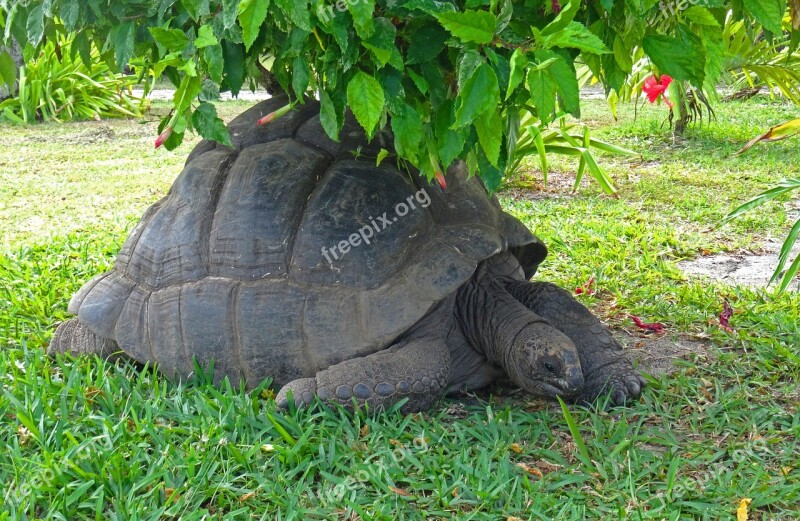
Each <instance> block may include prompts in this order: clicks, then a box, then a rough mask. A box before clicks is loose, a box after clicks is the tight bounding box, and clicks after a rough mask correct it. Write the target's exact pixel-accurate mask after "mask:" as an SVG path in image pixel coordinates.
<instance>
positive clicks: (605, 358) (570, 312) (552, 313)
mask: <svg viewBox="0 0 800 521" xmlns="http://www.w3.org/2000/svg"><path fill="white" fill-rule="evenodd" d="M505 284H506V288H507V289H508V291H509V293H511V294H512V295H513V296H514V297H515V298H516V299H517V300H519V301H520V302H522V303H523V304H524V305H525V306H526V307H527V308H528V309H530V310H531V311H533V312H534V313H536V314H537V315H539V316H541V317H542V318H544V319H546V320H547V321H548V322H550V323H551V324H552V325H553V326H554V327H555V328H556V329H558V330H560V331H561V332H563V333H564V334H565V335H567V336H568V337H569V338H570V340H572V342H573V343H574V344H575V347H576V348H577V350H578V355H579V356H580V360H581V368H582V369H583V375H584V380H585V384H584V388H583V391H582V392H581V394H580V395H579V397H578V399H579V400H580V401H586V402H590V401H594V400H595V399H596V398H597V397H598V396H600V395H601V394H606V393H609V392H610V393H611V400H612V402H613V403H614V404H617V405H621V404H624V403H625V402H626V401H628V400H630V399H632V398H636V397H637V396H639V394H641V390H642V387H644V385H645V380H644V379H643V378H642V377H641V375H640V374H639V372H638V371H637V370H635V369H634V368H633V365H632V364H631V363H630V361H629V360H628V359H627V358H625V355H624V353H623V351H622V346H621V345H620V343H619V342H618V341H617V340H616V339H615V338H614V337H613V336H612V335H611V333H610V332H609V331H608V329H606V328H605V326H603V324H601V323H600V320H598V319H597V317H595V316H594V315H593V314H592V312H591V311H589V310H588V309H587V308H586V306H584V305H583V304H581V303H580V302H578V301H577V300H575V298H573V296H572V295H571V294H570V293H569V292H568V291H566V290H564V289H562V288H559V287H558V286H556V285H555V284H551V283H549V282H527V281H517V280H510V279H509V280H508V281H506V283H505Z"/></svg>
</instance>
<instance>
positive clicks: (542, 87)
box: [528, 70, 556, 125]
mask: <svg viewBox="0 0 800 521" xmlns="http://www.w3.org/2000/svg"><path fill="white" fill-rule="evenodd" d="M528 90H529V91H530V93H531V101H532V102H533V106H534V107H536V115H537V116H538V117H539V119H540V120H541V121H542V123H543V124H545V125H547V124H548V123H550V122H551V121H553V112H555V109H556V85H555V83H554V82H553V80H552V79H551V78H550V75H549V74H548V73H547V72H546V71H537V70H533V71H530V72H529V73H528Z"/></svg>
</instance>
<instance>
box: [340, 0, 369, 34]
mask: <svg viewBox="0 0 800 521" xmlns="http://www.w3.org/2000/svg"><path fill="white" fill-rule="evenodd" d="M346 3H347V9H348V11H350V14H351V15H352V16H353V22H354V23H355V26H356V33H358V35H359V36H360V37H361V38H369V37H370V36H372V32H373V30H374V23H373V17H372V13H374V12H375V0H357V1H356V0H348V1H347V2H346Z"/></svg>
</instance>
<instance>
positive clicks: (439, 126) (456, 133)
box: [434, 100, 466, 169]
mask: <svg viewBox="0 0 800 521" xmlns="http://www.w3.org/2000/svg"><path fill="white" fill-rule="evenodd" d="M452 124H453V102H452V101H449V100H448V101H445V102H444V103H442V104H441V106H440V107H439V109H438V111H437V112H436V121H435V125H434V132H435V133H436V140H437V152H438V156H439V159H440V160H441V162H442V166H443V167H444V168H445V169H447V168H448V167H449V166H450V164H451V163H452V162H453V160H455V159H456V158H457V157H458V156H459V155H460V154H461V151H462V150H464V142H465V141H466V129H464V128H462V129H458V130H453V129H451V128H450V125H452Z"/></svg>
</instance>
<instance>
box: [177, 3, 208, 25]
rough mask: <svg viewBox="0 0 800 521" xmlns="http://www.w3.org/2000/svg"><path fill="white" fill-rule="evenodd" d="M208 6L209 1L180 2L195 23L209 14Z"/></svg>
mask: <svg viewBox="0 0 800 521" xmlns="http://www.w3.org/2000/svg"><path fill="white" fill-rule="evenodd" d="M208 4H209V0H181V5H182V6H183V7H184V9H186V12H187V13H189V16H191V17H192V19H193V20H195V21H197V20H200V18H201V17H203V16H206V15H208V14H209V13H210V9H209V5H208Z"/></svg>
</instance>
